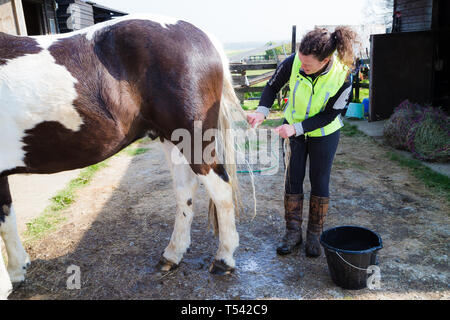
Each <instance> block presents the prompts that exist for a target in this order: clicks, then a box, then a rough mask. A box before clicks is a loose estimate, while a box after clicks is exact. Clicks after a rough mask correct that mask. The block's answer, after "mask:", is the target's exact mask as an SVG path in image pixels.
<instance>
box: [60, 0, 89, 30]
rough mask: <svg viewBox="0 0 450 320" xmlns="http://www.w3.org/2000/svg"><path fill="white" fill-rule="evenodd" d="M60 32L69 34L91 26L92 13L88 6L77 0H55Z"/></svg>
mask: <svg viewBox="0 0 450 320" xmlns="http://www.w3.org/2000/svg"><path fill="white" fill-rule="evenodd" d="M57 2H58V10H57V12H56V13H57V16H58V25H59V29H60V32H62V33H64V32H71V31H74V30H80V29H82V28H86V27H89V26H92V25H93V24H94V13H93V10H92V6H91V5H90V4H87V3H84V2H82V1H79V0H57Z"/></svg>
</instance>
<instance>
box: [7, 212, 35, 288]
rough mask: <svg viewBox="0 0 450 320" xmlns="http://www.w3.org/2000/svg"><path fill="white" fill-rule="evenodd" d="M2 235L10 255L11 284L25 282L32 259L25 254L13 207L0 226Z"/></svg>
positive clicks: (9, 271)
mask: <svg viewBox="0 0 450 320" xmlns="http://www.w3.org/2000/svg"><path fill="white" fill-rule="evenodd" d="M0 235H1V237H2V238H3V241H4V242H5V246H6V252H7V253H8V273H9V278H10V280H11V282H21V281H23V280H25V274H26V268H27V266H28V265H29V263H30V258H29V257H28V254H27V253H26V252H25V249H24V248H23V246H22V242H21V241H20V237H19V233H18V232H17V223H16V214H15V213H14V208H13V207H12V206H11V208H10V212H9V214H8V215H7V216H5V221H4V222H3V223H1V224H0Z"/></svg>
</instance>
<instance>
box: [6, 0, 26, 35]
mask: <svg viewBox="0 0 450 320" xmlns="http://www.w3.org/2000/svg"><path fill="white" fill-rule="evenodd" d="M0 32H5V33H9V34H13V35H27V27H26V25H25V18H24V15H23V9H22V1H21V0H0Z"/></svg>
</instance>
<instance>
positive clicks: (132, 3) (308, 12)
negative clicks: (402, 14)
mask: <svg viewBox="0 0 450 320" xmlns="http://www.w3.org/2000/svg"><path fill="white" fill-rule="evenodd" d="M91 1H93V2H96V3H97V4H100V5H104V6H107V7H110V8H113V9H116V10H120V11H124V12H127V13H143V12H148V13H155V14H162V15H166V16H171V17H174V18H177V19H180V20H185V21H188V22H190V23H192V24H194V25H196V26H197V27H199V28H201V29H204V30H207V31H209V32H211V33H213V34H214V35H215V36H216V37H217V38H218V39H219V40H220V41H221V42H222V43H224V44H227V43H235V42H269V41H275V42H277V41H283V40H287V41H290V39H291V34H292V26H293V25H296V26H297V39H298V37H299V36H301V34H303V33H304V32H305V31H309V30H310V29H312V28H314V26H315V25H338V24H346V25H356V24H361V23H363V22H364V3H365V1H362V0H222V1H218V0H184V1H182V0H127V1H123V0H91Z"/></svg>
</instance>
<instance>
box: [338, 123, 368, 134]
mask: <svg viewBox="0 0 450 320" xmlns="http://www.w3.org/2000/svg"><path fill="white" fill-rule="evenodd" d="M341 132H342V133H343V134H344V135H346V136H347V137H364V136H365V134H364V133H363V132H361V131H359V130H358V126H356V125H354V124H350V123H348V122H347V121H344V126H343V127H342V128H341Z"/></svg>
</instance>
